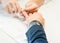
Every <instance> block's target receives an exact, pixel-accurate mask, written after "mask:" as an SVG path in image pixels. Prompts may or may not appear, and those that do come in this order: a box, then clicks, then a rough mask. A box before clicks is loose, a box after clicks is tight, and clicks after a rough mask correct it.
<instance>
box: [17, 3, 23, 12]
mask: <svg viewBox="0 0 60 43" xmlns="http://www.w3.org/2000/svg"><path fill="white" fill-rule="evenodd" d="M16 9H17V10H16V12H19V13H21V10H22V9H21V7H20V4H19V3H16Z"/></svg>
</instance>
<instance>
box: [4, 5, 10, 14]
mask: <svg viewBox="0 0 60 43" xmlns="http://www.w3.org/2000/svg"><path fill="white" fill-rule="evenodd" d="M5 8H6V11H7V12H8V13H9V14H10V11H9V6H8V5H7V6H6V7H5Z"/></svg>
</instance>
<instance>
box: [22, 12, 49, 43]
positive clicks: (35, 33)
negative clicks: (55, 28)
mask: <svg viewBox="0 0 60 43" xmlns="http://www.w3.org/2000/svg"><path fill="white" fill-rule="evenodd" d="M23 13H24V16H25V18H26V21H27V23H28V24H30V25H29V30H28V31H27V33H26V36H27V40H28V43H48V42H47V38H46V34H45V31H44V28H43V26H44V18H43V17H42V15H41V14H40V13H38V12H34V13H33V14H32V13H30V14H29V15H28V14H27V13H26V12H23Z"/></svg>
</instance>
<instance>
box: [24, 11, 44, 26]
mask: <svg viewBox="0 0 60 43" xmlns="http://www.w3.org/2000/svg"><path fill="white" fill-rule="evenodd" d="M23 14H24V16H25V18H26V21H27V23H31V22H32V21H34V20H37V21H39V22H40V23H41V24H42V25H44V18H43V17H42V15H41V14H40V13H38V12H34V13H33V14H32V13H29V15H28V14H27V12H25V11H23Z"/></svg>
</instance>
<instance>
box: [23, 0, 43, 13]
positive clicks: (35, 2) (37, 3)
mask: <svg viewBox="0 0 60 43" xmlns="http://www.w3.org/2000/svg"><path fill="white" fill-rule="evenodd" d="M43 4H44V0H30V1H29V2H28V3H27V4H26V5H25V9H24V10H25V11H27V12H29V13H32V12H36V11H38V8H39V7H41V6H42V5H43Z"/></svg>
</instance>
